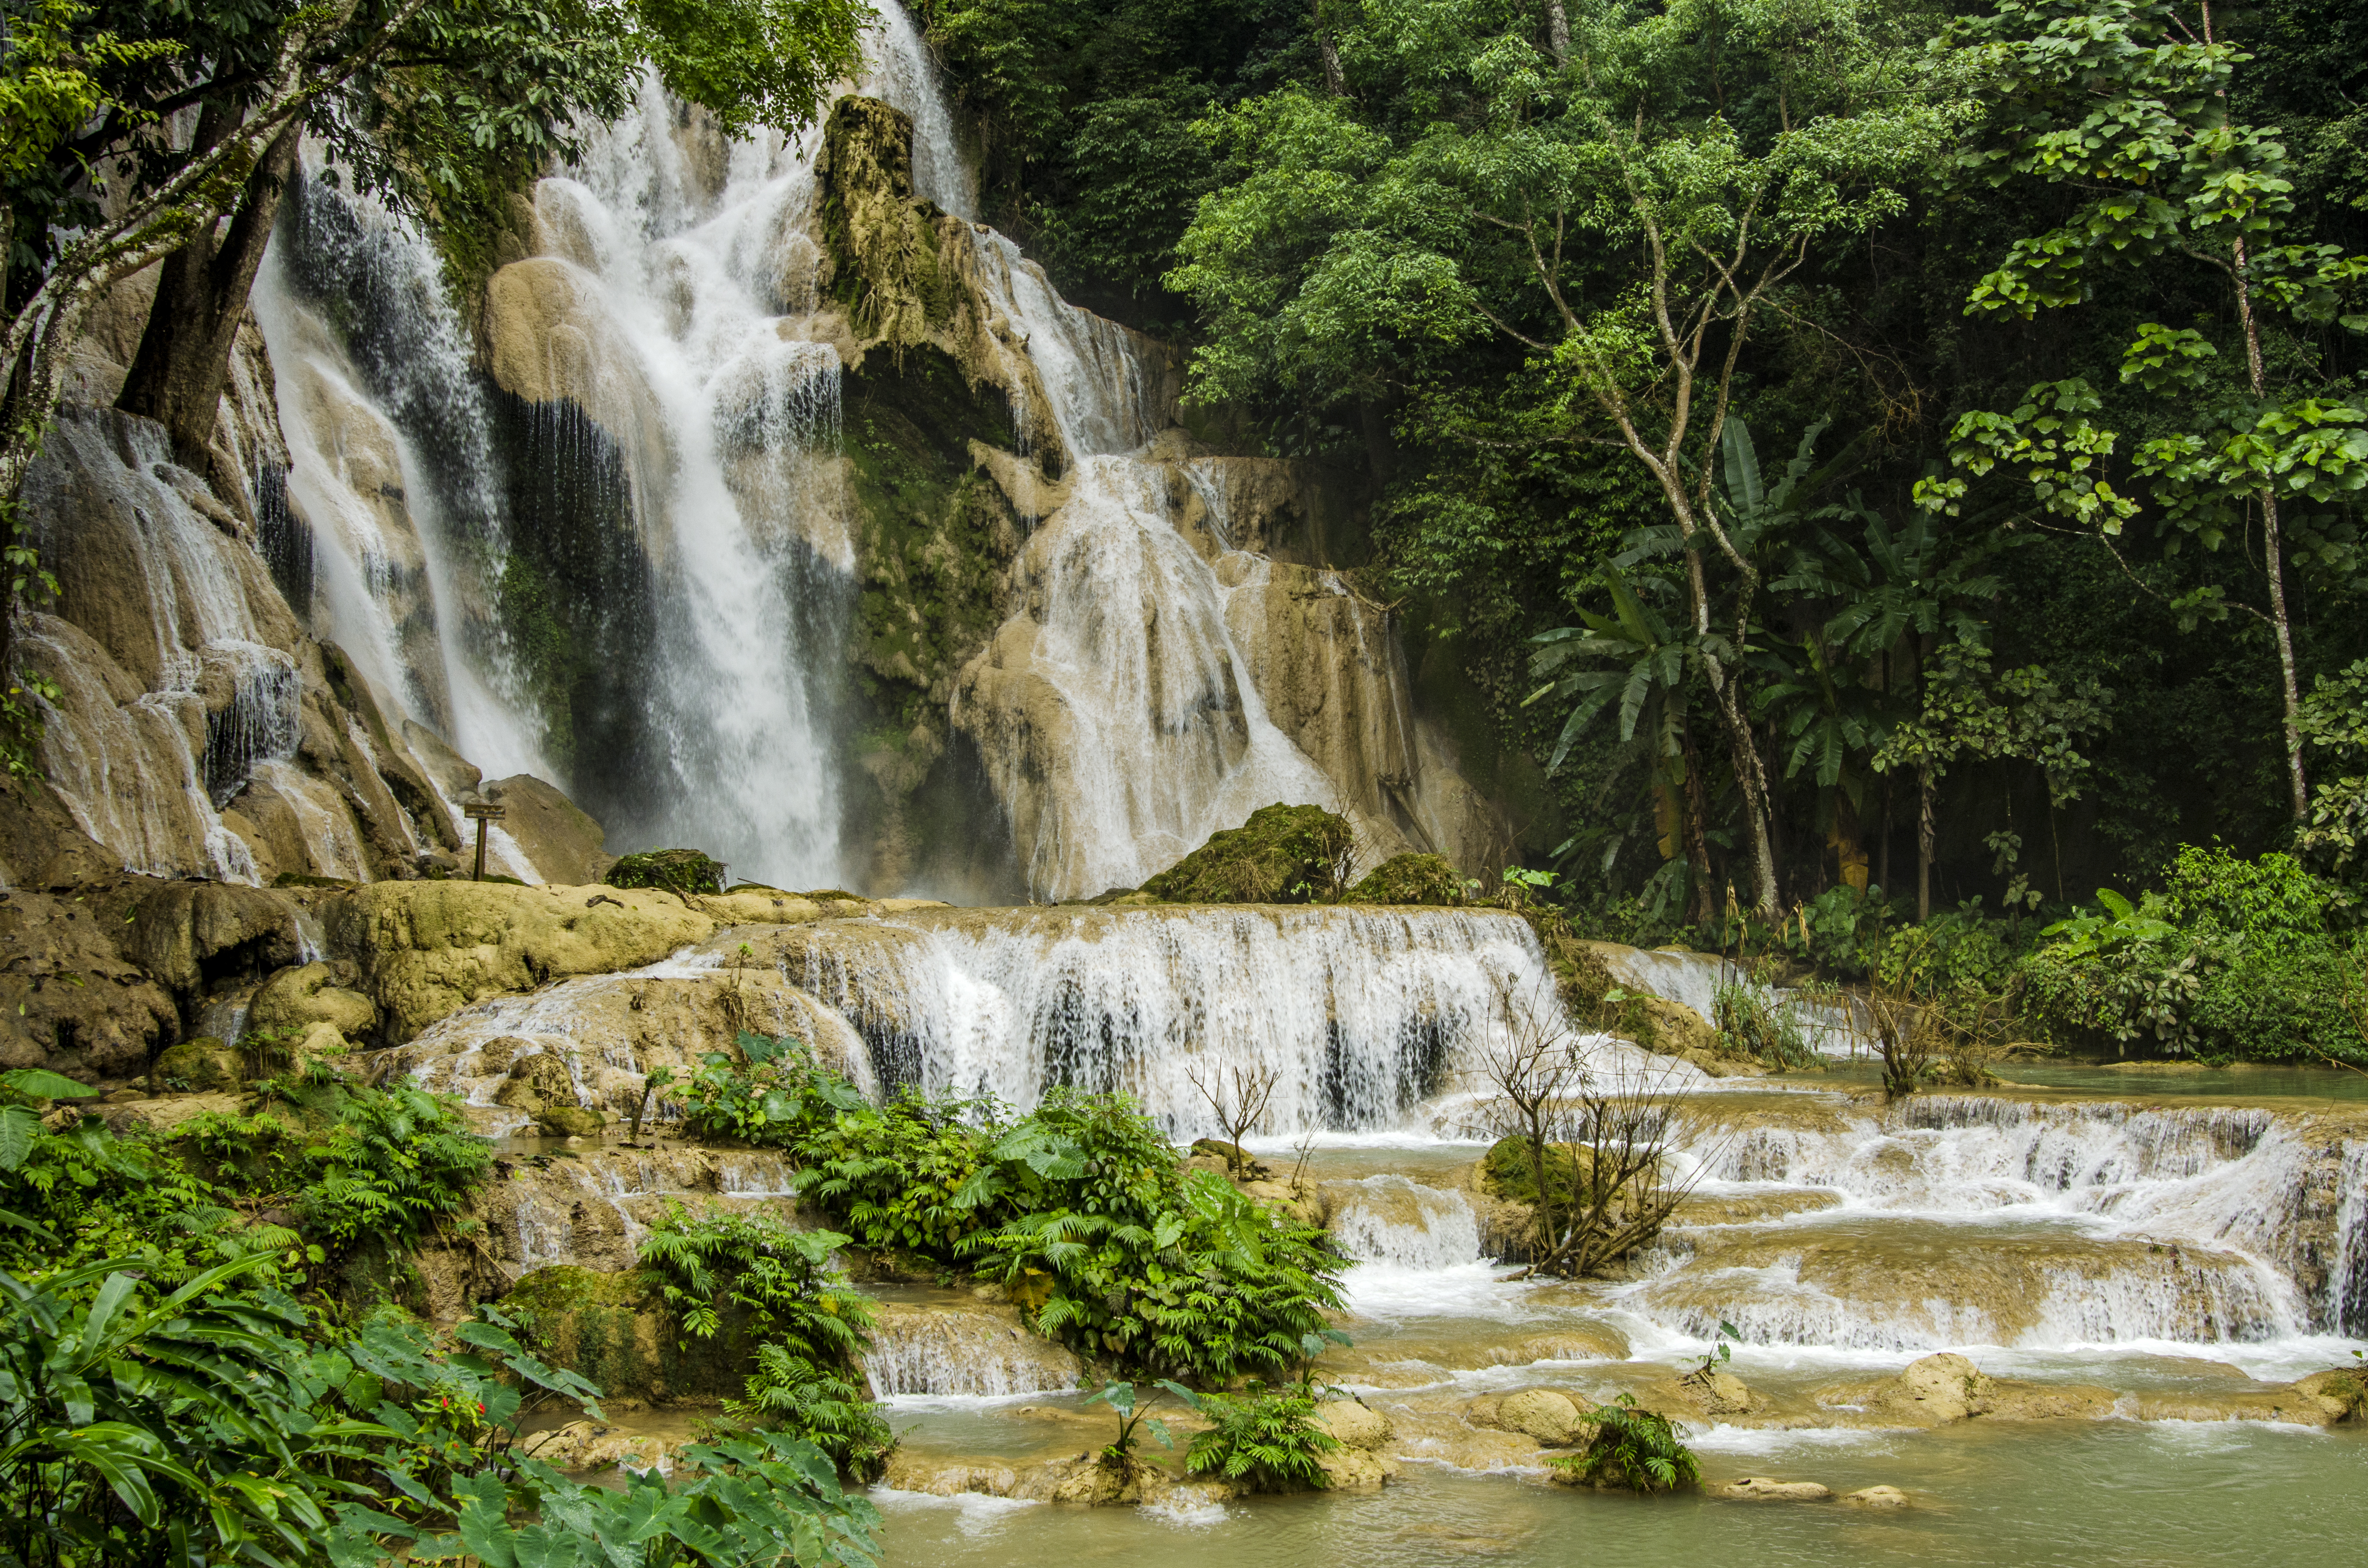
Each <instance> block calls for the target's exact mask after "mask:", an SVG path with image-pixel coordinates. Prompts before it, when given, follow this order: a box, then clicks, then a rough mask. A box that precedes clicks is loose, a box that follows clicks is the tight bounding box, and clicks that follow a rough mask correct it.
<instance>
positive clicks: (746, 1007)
mask: <svg viewBox="0 0 2368 1568" xmlns="http://www.w3.org/2000/svg"><path fill="white" fill-rule="evenodd" d="M744 1029H745V1030H747V1031H750V1032H752V1033H756V1034H761V1035H765V1036H768V1037H771V1038H778V1037H780V1036H785V1035H786V1036H791V1037H794V1038H796V1039H798V1040H803V1041H805V1042H806V1043H807V1044H808V1045H809V1046H811V1047H812V1048H813V1049H814V1051H815V1052H816V1053H817V1055H818V1056H819V1057H820V1059H821V1060H822V1061H823V1062H825V1064H827V1065H829V1066H831V1067H833V1068H835V1069H836V1070H837V1071H839V1072H841V1073H843V1074H846V1075H847V1076H848V1078H850V1079H851V1080H852V1081H853V1082H855V1083H857V1084H859V1085H867V1084H869V1083H870V1082H871V1075H870V1074H871V1067H870V1062H869V1060H868V1059H867V1055H866V1052H865V1049H864V1044H863V1041H862V1040H861V1039H860V1037H859V1036H858V1035H857V1034H856V1033H855V1031H854V1030H853V1029H852V1028H849V1027H848V1023H847V1021H846V1020H845V1019H844V1018H843V1017H840V1016H839V1014H838V1013H837V1011H835V1010H834V1009H832V1008H829V1007H826V1006H823V1005H822V1004H821V1003H820V1002H818V1001H817V1000H815V999H814V997H813V996H811V995H809V994H807V993H805V992H803V991H802V990H800V989H799V988H798V987H796V986H794V985H791V984H790V983H789V982H787V981H786V980H784V979H782V978H781V976H780V972H779V971H776V970H772V969H769V968H753V967H752V968H745V969H744V968H725V967H722V966H718V967H714V968H684V969H681V970H676V971H672V972H662V973H626V974H613V975H610V974H604V975H590V976H586V977H584V978H581V979H577V980H572V981H566V982H563V983H560V984H557V985H554V986H552V987H550V988H549V989H548V990H545V991H542V992H541V993H538V994H535V995H533V996H529V997H503V998H500V999H497V1000H495V1001H491V1002H487V1003H484V1004H481V1005H479V1006H475V1007H471V1008H468V1009H465V1010H463V1011H461V1012H460V1013H458V1014H455V1015H454V1016H452V1017H449V1018H446V1019H444V1020H442V1021H441V1022H439V1023H438V1024H436V1025H434V1026H433V1027H431V1028H428V1029H427V1030H426V1031H425V1032H423V1033H422V1034H421V1035H420V1036H419V1038H418V1039H416V1040H413V1041H412V1042H411V1043H410V1044H408V1045H405V1046H401V1047H398V1048H396V1049H395V1050H393V1051H388V1052H385V1053H384V1054H383V1055H382V1056H381V1058H380V1059H379V1060H378V1062H377V1064H376V1071H377V1072H378V1073H379V1074H380V1075H381V1077H382V1078H383V1077H391V1076H393V1075H396V1074H404V1075H408V1076H410V1077H412V1078H414V1079H415V1080H416V1081H417V1082H418V1083H419V1084H421V1085H423V1086H424V1087H427V1088H428V1089H430V1090H432V1091H434V1092H435V1093H438V1094H448V1095H455V1096H460V1097H461V1098H462V1099H463V1100H465V1101H466V1102H468V1103H469V1104H470V1105H472V1106H476V1107H481V1108H484V1115H483V1116H482V1117H481V1120H482V1122H483V1125H484V1130H485V1131H518V1130H519V1129H522V1128H524V1127H525V1126H526V1125H527V1124H529V1122H532V1121H535V1120H538V1119H541V1118H542V1117H544V1115H545V1114H546V1113H547V1112H548V1111H550V1110H552V1109H554V1108H583V1109H586V1110H597V1111H600V1112H602V1113H604V1114H605V1115H606V1116H607V1117H608V1118H609V1120H610V1121H611V1122H612V1123H614V1122H630V1121H631V1120H632V1118H633V1116H634V1114H635V1112H636V1111H637V1110H639V1111H642V1112H643V1114H644V1115H645V1116H646V1117H647V1118H649V1119H651V1120H652V1121H653V1122H655V1121H659V1120H663V1119H666V1118H667V1117H669V1116H672V1115H676V1114H678V1112H677V1110H675V1109H673V1108H670V1106H669V1102H668V1101H667V1099H666V1096H664V1095H662V1094H657V1093H655V1092H647V1091H649V1085H648V1077H649V1074H652V1073H655V1072H656V1071H657V1070H658V1069H660V1068H666V1069H669V1070H671V1071H672V1072H673V1074H674V1075H675V1079H676V1081H677V1083H679V1082H682V1081H684V1080H686V1079H688V1078H689V1076H690V1074H693V1073H695V1072H697V1071H698V1070H699V1068H700V1065H701V1064H702V1062H704V1060H705V1059H706V1057H707V1056H708V1055H710V1054H711V1053H714V1052H721V1053H723V1055H725V1056H727V1057H730V1058H733V1059H734V1060H737V1059H738V1055H739V1046H738V1044H737V1041H738V1039H739V1036H740V1033H741V1031H743V1030H744Z"/></svg>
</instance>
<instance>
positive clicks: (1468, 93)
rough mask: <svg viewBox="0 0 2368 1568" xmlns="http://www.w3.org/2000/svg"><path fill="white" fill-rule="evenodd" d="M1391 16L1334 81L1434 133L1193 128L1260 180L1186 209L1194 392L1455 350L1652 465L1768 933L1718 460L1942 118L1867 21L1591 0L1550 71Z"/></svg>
mask: <svg viewBox="0 0 2368 1568" xmlns="http://www.w3.org/2000/svg"><path fill="white" fill-rule="evenodd" d="M1379 19H1380V18H1379V17H1376V22H1377V23H1378V21H1379ZM1387 19H1388V24H1389V26H1388V30H1387V32H1386V34H1383V29H1382V28H1380V27H1378V26H1376V27H1375V28H1372V29H1371V31H1370V32H1369V33H1368V34H1367V35H1366V36H1365V37H1363V38H1361V39H1358V40H1344V43H1343V47H1342V50H1341V53H1342V57H1343V60H1344V62H1346V64H1347V66H1348V69H1349V73H1350V75H1351V76H1352V78H1353V77H1354V75H1355V74H1357V72H1358V71H1359V70H1360V69H1366V68H1368V67H1367V66H1365V65H1364V64H1363V63H1362V62H1367V61H1379V62H1383V64H1382V65H1377V66H1373V67H1371V68H1372V69H1382V68H1383V67H1384V66H1385V68H1386V69H1387V70H1388V71H1389V72H1390V73H1392V74H1394V75H1395V79H1396V80H1397V81H1398V82H1400V83H1401V84H1405V85H1412V86H1415V87H1417V88H1419V90H1420V96H1421V97H1422V98H1423V99H1424V100H1425V101H1428V102H1432V103H1443V102H1445V101H1449V100H1451V99H1452V101H1453V102H1454V103H1455V104H1456V106H1457V112H1456V113H1455V114H1454V115H1453V116H1452V118H1449V117H1445V116H1437V115H1434V116H1429V117H1426V118H1425V119H1423V121H1422V122H1421V124H1420V125H1419V127H1418V128H1417V129H1413V130H1407V131H1400V132H1399V133H1398V134H1397V135H1395V136H1393V135H1391V134H1389V133H1386V132H1384V131H1382V130H1380V129H1378V128H1373V127H1369V126H1365V125H1361V124H1360V123H1358V121H1357V119H1356V117H1355V114H1354V112H1353V105H1352V102H1351V99H1350V98H1349V97H1347V96H1339V95H1336V96H1333V97H1326V98H1323V99H1316V98H1312V97H1305V96H1301V95H1295V94H1284V95H1280V96H1279V97H1277V98H1275V99H1270V100H1266V101H1263V102H1260V103H1258V104H1253V105H1248V106H1245V107H1244V108H1241V109H1238V110H1235V111H1234V112H1233V113H1231V114H1229V115H1226V116H1223V117H1219V119H1217V120H1215V121H1214V122H1212V139H1213V141H1214V142H1215V143H1216V145H1217V146H1218V147H1219V148H1220V150H1221V151H1223V152H1224V153H1226V154H1227V155H1228V156H1230V157H1234V158H1236V159H1240V160H1242V161H1244V162H1245V163H1247V164H1249V165H1253V166H1254V167H1255V168H1256V169H1257V173H1255V174H1254V175H1252V176H1249V177H1247V178H1246V179H1244V180H1242V181H1240V182H1238V183H1237V184H1235V185H1233V186H1230V187H1227V188H1225V189H1223V190H1220V191H1219V192H1217V193H1215V194H1214V195H1212V196H1211V197H1209V198H1207V199H1204V200H1203V201H1202V203H1201V209H1200V213H1199V216H1198V217H1197V218H1196V220H1195V222H1194V223H1193V226H1192V228H1191V230H1190V231H1189V232H1188V233H1186V235H1185V238H1184V241H1183V243H1182V244H1181V246H1180V247H1179V249H1180V254H1181V256H1183V262H1184V264H1183V265H1182V266H1181V267H1179V268H1178V270H1177V272H1176V273H1175V274H1173V275H1172V276H1171V279H1170V281H1171V285H1172V286H1174V287H1177V288H1178V289H1181V290H1185V291H1187V292H1190V293H1191V294H1193V295H1194V296H1195V298H1196V299H1198V300H1199V301H1200V302H1201V306H1202V309H1203V312H1204V315H1205V316H1206V318H1207V319H1208V320H1209V322H1210V324H1211V326H1212V342H1211V343H1210V344H1209V345H1208V347H1205V348H1204V349H1203V350H1201V353H1200V354H1199V356H1198V357H1197V358H1196V361H1195V387H1196V392H1197V393H1198V395H1201V396H1202V397H1206V398H1215V397H1223V396H1228V395H1239V394H1241V393H1244V392H1253V391H1255V390H1257V389H1258V386H1259V385H1261V384H1262V383H1264V382H1269V381H1270V382H1274V383H1279V384H1283V385H1299V386H1304V385H1306V384H1308V383H1310V382H1314V383H1316V384H1321V385H1326V386H1328V387H1331V388H1334V389H1337V390H1338V391H1340V392H1347V391H1349V389H1350V387H1351V386H1352V384H1353V382H1354V381H1356V379H1358V378H1364V379H1366V381H1368V383H1369V384H1370V383H1372V382H1374V381H1379V382H1381V383H1382V384H1383V385H1386V384H1387V382H1388V381H1389V380H1390V378H1391V377H1392V375H1393V374H1394V373H1395V374H1397V375H1401V376H1402V375H1404V374H1406V370H1407V369H1408V368H1416V367H1419V365H1420V364H1421V363H1422V362H1423V360H1424V359H1425V358H1426V356H1428V355H1429V354H1432V353H1434V352H1435V351H1436V348H1437V346H1439V345H1441V344H1452V343H1458V342H1463V341H1466V340H1469V339H1472V338H1474V337H1485V336H1495V337H1497V338H1499V339H1500V340H1502V341H1504V342H1506V343H1507V344H1508V345H1510V346H1512V347H1516V348H1518V349H1519V350H1520V351H1522V352H1523V353H1524V354H1525V355H1526V356H1527V368H1526V369H1525V370H1524V371H1523V373H1522V381H1523V386H1524V391H1525V392H1526V394H1527V396H1528V398H1529V400H1530V401H1531V403H1534V404H1535V405H1537V406H1538V407H1540V408H1541V409H1542V410H1544V411H1550V412H1551V413H1552V414H1553V415H1555V416H1557V417H1558V418H1559V420H1560V422H1561V423H1562V425H1563V426H1564V428H1565V431H1567V432H1568V433H1569V434H1570V435H1571V436H1572V437H1574V438H1577V439H1588V440H1604V441H1609V442H1611V443H1612V444H1613V445H1614V446H1616V448H1617V449H1619V450H1621V451H1622V452H1624V453H1626V454H1627V455H1628V456H1629V457H1630V458H1632V459H1633V460H1635V461H1636V462H1638V463H1639V464H1641V465H1643V467H1644V469H1645V472H1646V473H1648V474H1649V475H1650V477H1651V480H1652V483H1653V484H1654V486H1655V488H1656V490H1657V491H1658V493H1659V496H1660V500H1661V503H1662V505H1663V506H1665V507H1666V508H1667V512H1668V518H1669V526H1670V527H1671V528H1674V530H1675V532H1676V536H1677V542H1678V553H1679V556H1680V558H1681V562H1682V565H1683V581H1684V583H1685V587H1686V596H1687V608H1686V616H1685V619H1686V621H1687V623H1688V626H1689V628H1690V636H1691V646H1692V648H1693V650H1694V653H1693V656H1694V658H1695V660H1696V662H1697V665H1698V667H1699V669H1700V671H1701V675H1702V682H1703V685H1704V687H1705V689H1706V691H1707V693H1708V695H1709V698H1710V700H1711V704H1712V707H1713V710H1714V711H1716V712H1717V713H1718V714H1719V716H1720V719H1721V722H1722V723H1723V725H1724V727H1725V730H1726V732H1727V736H1728V742H1729V749H1730V750H1731V752H1732V753H1733V755H1734V756H1735V759H1736V777H1737V783H1738V786H1739V790H1740V795H1741V801H1742V807H1743V810H1742V815H1743V818H1744V833H1745V838H1746V844H1747V852H1748V858H1749V859H1750V862H1751V867H1752V875H1753V881H1754V883H1755V888H1756V893H1755V898H1756V902H1757V903H1758V906H1759V909H1760V910H1761V911H1762V912H1763V913H1765V914H1768V915H1773V914H1774V913H1775V911H1776V908H1777V884H1776V867H1775V859H1774V855H1773V852H1772V850H1771V848H1770V839H1769V823H1768V811H1767V780H1766V778H1765V769H1764V767H1763V766H1762V763H1761V760H1760V757H1759V751H1758V748H1757V745H1756V744H1755V741H1754V737H1753V730H1752V718H1751V713H1750V710H1749V703H1748V699H1747V697H1746V694H1745V693H1744V692H1743V690H1742V689H1741V687H1740V683H1739V680H1738V678H1737V677H1738V676H1739V673H1740V671H1739V665H1740V661H1741V650H1742V648H1743V646H1744V645H1745V644H1746V642H1748V631H1749V628H1750V622H1751V616H1752V613H1753V601H1754V598H1755V597H1756V595H1757V593H1758V591H1759V588H1760V587H1761V586H1762V584H1763V576H1762V572H1761V568H1760V565H1759V562H1757V561H1755V560H1754V559H1753V556H1752V553H1751V551H1749V550H1748V549H1747V548H1746V547H1745V546H1744V545H1743V544H1742V543H1741V542H1740V541H1738V540H1736V537H1735V535H1734V532H1733V530H1732V529H1731V528H1729V527H1728V525H1727V523H1726V522H1725V519H1723V518H1722V517H1720V516H1719V513H1718V510H1717V507H1716V505H1715V503H1714V501H1713V495H1712V490H1713V472H1714V470H1715V469H1716V467H1717V466H1718V465H1717V463H1716V462H1715V460H1714V458H1715V454H1717V453H1718V452H1719V450H1720V446H1721V439H1722V433H1723V430H1724V427H1725V422H1726V420H1727V418H1728V416H1729V415H1730V413H1731V411H1732V404H1733V402H1734V398H1735V394H1736V370H1737V367H1738V365H1739V363H1740V360H1741V356H1742V353H1743V349H1744V346H1745V344H1746V343H1747V342H1748V340H1749V339H1750V336H1751V335H1752V333H1753V332H1754V330H1755V329H1756V328H1757V327H1758V326H1759V324H1760V323H1761V321H1762V319H1763V318H1764V317H1765V315H1766V314H1767V313H1768V312H1770V310H1771V309H1773V308H1774V306H1775V304H1776V302H1777V301H1779V300H1780V299H1781V298H1782V294H1783V291H1784V290H1785V289H1786V288H1787V286H1788V284H1789V283H1790V282H1791V281H1792V280H1793V278H1794V277H1795V275H1796V274H1798V273H1799V272H1800V270H1801V269H1802V268H1803V267H1805V266H1807V265H1808V264H1809V263H1810V261H1811V260H1812V258H1813V257H1816V256H1819V255H1821V254H1822V253H1823V251H1824V250H1825V248H1826V247H1827V246H1830V245H1831V244H1835V243H1837V242H1840V241H1844V240H1846V239H1848V238H1850V237H1851V236H1854V235H1858V234H1861V233H1865V232H1867V231H1868V230H1869V229H1870V228H1871V227H1873V225H1875V224H1876V223H1878V222H1882V221H1883V220H1884V219H1886V218H1888V217H1890V216H1892V215H1894V214H1896V213H1898V212H1900V211H1902V210H1904V209H1905V208H1906V206H1907V191H1908V187H1909V185H1910V182H1911V181H1912V180H1913V179H1915V178H1916V177H1918V175H1919V173H1920V171H1922V170H1923V169H1924V168H1925V167H1926V166H1928V165H1930V162H1931V161H1932V160H1933V159H1934V157H1935V156H1936V155H1937V153H1939V152H1940V151H1941V149H1942V148H1943V147H1944V146H1945V145H1946V144H1947V142H1948V139H1949V137H1950V134H1951V130H1952V126H1953V125H1954V123H1955V122H1956V120H1957V119H1958V118H1959V111H1958V110H1957V109H1956V108H1953V107H1952V105H1951V104H1950V103H1948V102H1945V101H1943V100H1942V98H1941V96H1940V95H1938V94H1936V93H1935V92H1933V91H1932V90H1931V88H1930V77H1929V74H1928V73H1926V71H1925V69H1924V67H1923V66H1922V64H1921V63H1920V62H1921V61H1922V59H1923V56H1922V53H1921V51H1919V50H1917V49H1914V48H1911V47H1910V46H1909V40H1907V37H1906V35H1905V34H1904V33H1901V32H1899V31H1896V30H1895V28H1894V26H1893V24H1892V21H1891V19H1890V11H1889V9H1888V8H1887V7H1884V6H1878V5H1874V4H1869V3H1863V0H1814V3H1810V4H1804V5H1796V6H1784V7H1768V6H1759V5H1750V4H1742V3H1739V0H1676V3H1675V4H1670V5H1667V6H1644V5H1637V4H1628V3H1623V0H1605V3H1600V4H1597V5H1593V6H1588V7H1587V8H1586V10H1585V12H1584V13H1583V14H1580V15H1573V16H1569V17H1567V18H1566V19H1567V21H1568V24H1569V42H1568V45H1567V50H1566V52H1565V53H1564V54H1563V57H1562V60H1561V61H1559V62H1558V61H1557V60H1556V58H1555V54H1556V52H1557V51H1556V50H1555V49H1554V48H1549V49H1547V50H1543V51H1542V50H1541V49H1539V48H1538V47H1537V45H1536V44H1535V43H1534V42H1533V41H1532V39H1531V31H1532V28H1533V27H1534V18H1533V17H1531V15H1529V14H1526V13H1520V12H1513V13H1508V12H1507V11H1506V10H1504V8H1502V7H1497V6H1483V5H1480V4H1477V3H1475V0H1408V3H1405V4H1399V5H1394V6H1390V7H1388V8H1387ZM1554 41H1555V42H1558V41H1559V40H1558V39H1557V40H1554ZM1615 258H1616V259H1615ZM1721 579H1724V581H1722V580H1721Z"/></svg>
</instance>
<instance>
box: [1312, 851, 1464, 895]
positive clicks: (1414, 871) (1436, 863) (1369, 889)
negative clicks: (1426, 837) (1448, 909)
mask: <svg viewBox="0 0 2368 1568" xmlns="http://www.w3.org/2000/svg"><path fill="white" fill-rule="evenodd" d="M1340 902H1341V903H1439V904H1458V903H1463V877H1462V876H1460V875H1458V874H1457V872H1456V869H1455V868H1454V867H1453V866H1452V865H1450V864H1448V862H1447V858H1446V857H1445V856H1443V855H1393V856H1391V857H1390V858H1388V859H1386V860H1384V861H1383V862H1382V863H1381V864H1380V865H1378V866H1376V867H1374V868H1373V869H1372V870H1371V871H1370V872H1368V873H1367V874H1366V876H1365V879H1364V880H1363V881H1360V882H1359V883H1358V884H1357V885H1356V886H1355V887H1353V888H1350V889H1349V891H1348V892H1347V893H1346V894H1344V895H1343V896H1342V898H1341V900H1340Z"/></svg>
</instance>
